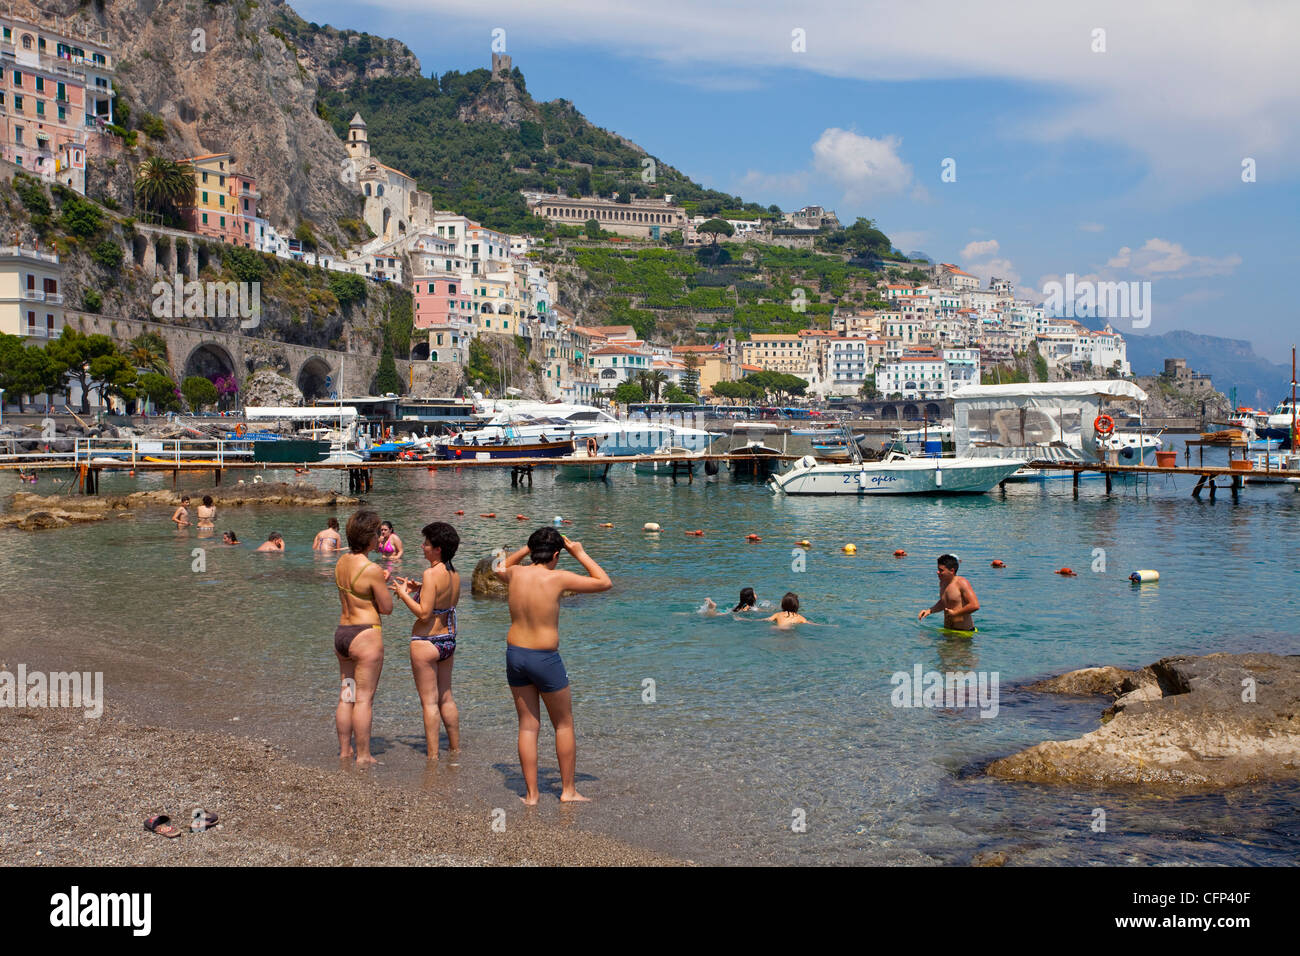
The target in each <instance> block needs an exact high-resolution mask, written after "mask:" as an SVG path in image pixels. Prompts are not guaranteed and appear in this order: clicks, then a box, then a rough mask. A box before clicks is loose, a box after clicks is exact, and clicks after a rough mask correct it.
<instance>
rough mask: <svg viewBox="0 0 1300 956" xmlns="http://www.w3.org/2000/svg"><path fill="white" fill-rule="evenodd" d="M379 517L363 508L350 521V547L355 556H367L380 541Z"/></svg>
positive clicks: (348, 535)
mask: <svg viewBox="0 0 1300 956" xmlns="http://www.w3.org/2000/svg"><path fill="white" fill-rule="evenodd" d="M379 524H380V522H379V515H378V514H376V513H375V512H373V511H371V510H370V509H369V508H362V509H361V510H360V511H358V512H356V513H355V514H353V515H352V517H351V518H349V519H348V533H347V537H348V547H349V548H351V549H352V552H353V554H365V553H366V552H367V551H371V550H373V549H374V547H375V542H376V541H377V540H378V539H379Z"/></svg>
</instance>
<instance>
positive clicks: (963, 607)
mask: <svg viewBox="0 0 1300 956" xmlns="http://www.w3.org/2000/svg"><path fill="white" fill-rule="evenodd" d="M937 563H938V566H939V567H938V575H939V600H938V601H936V602H935V604H934V606H933V607H928V608H926V609H924V610H923V611H921V612H920V613H919V614H917V615H916V619H917V620H918V621H923V620H925V619H926V618H927V617H929V616H930V615H931V614H933V613H934V612H936V611H943V626H944V627H945V628H947V629H948V630H950V631H961V632H963V633H966V634H974V633H975V631H976V628H975V621H974V619H972V618H971V615H972V614H974V613H975V612H976V611H978V610H979V609H980V601H979V598H977V597H976V596H975V589H974V588H972V587H971V584H970V582H969V581H967V580H966V579H965V578H964V577H962V576H961V575H959V574H958V573H957V568H958V567H960V564H959V562H958V561H957V558H956V557H954V556H953V555H951V554H941V555H939V557H938V560H937Z"/></svg>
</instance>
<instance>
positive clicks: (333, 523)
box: [311, 518, 343, 551]
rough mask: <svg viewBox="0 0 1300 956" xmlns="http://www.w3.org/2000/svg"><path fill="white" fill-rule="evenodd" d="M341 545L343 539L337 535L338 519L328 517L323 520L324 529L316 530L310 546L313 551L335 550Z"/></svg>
mask: <svg viewBox="0 0 1300 956" xmlns="http://www.w3.org/2000/svg"><path fill="white" fill-rule="evenodd" d="M341 547H343V539H342V537H341V536H340V535H339V519H338V518H330V519H329V521H327V522H325V529H324V530H323V531H319V532H317V534H316V537H315V538H314V539H313V540H312V543H311V548H312V550H313V551H336V550H338V549H339V548H341Z"/></svg>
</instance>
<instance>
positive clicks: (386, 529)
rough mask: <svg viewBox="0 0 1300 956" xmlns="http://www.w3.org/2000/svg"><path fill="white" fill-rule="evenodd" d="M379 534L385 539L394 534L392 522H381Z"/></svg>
mask: <svg viewBox="0 0 1300 956" xmlns="http://www.w3.org/2000/svg"><path fill="white" fill-rule="evenodd" d="M379 533H380V534H381V535H382V536H383V537H385V538H387V537H388V536H389V535H390V534H392V533H393V523H392V522H391V521H381V522H379Z"/></svg>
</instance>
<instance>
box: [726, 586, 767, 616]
mask: <svg viewBox="0 0 1300 956" xmlns="http://www.w3.org/2000/svg"><path fill="white" fill-rule="evenodd" d="M757 605H758V598H757V597H755V596H754V589H753V588H741V589H740V603H739V604H737V605H736V606H735V607H733V608H732V609H731V610H732V612H733V613H734V612H735V611H752V610H754V609H755V607H756V606H757ZM771 606H772V605H770V604H769V605H768V607H771Z"/></svg>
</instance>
